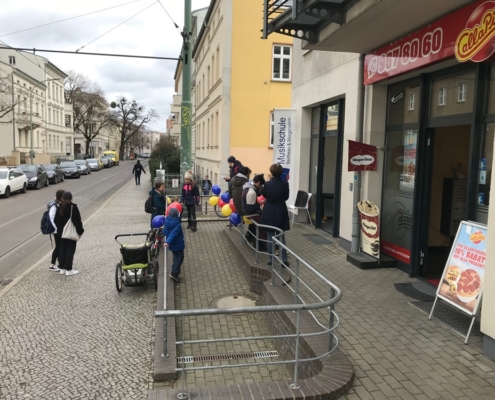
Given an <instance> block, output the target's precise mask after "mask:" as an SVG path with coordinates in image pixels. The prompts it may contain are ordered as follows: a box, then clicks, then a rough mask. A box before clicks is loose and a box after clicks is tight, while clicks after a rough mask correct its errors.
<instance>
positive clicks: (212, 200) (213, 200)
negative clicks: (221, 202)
mask: <svg viewBox="0 0 495 400" xmlns="http://www.w3.org/2000/svg"><path fill="white" fill-rule="evenodd" d="M208 203H209V204H210V206H216V205H217V204H218V197H217V196H212V197H210V200H208Z"/></svg>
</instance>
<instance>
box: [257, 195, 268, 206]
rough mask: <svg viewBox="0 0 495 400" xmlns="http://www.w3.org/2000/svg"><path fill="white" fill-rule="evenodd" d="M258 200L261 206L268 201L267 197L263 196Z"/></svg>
mask: <svg viewBox="0 0 495 400" xmlns="http://www.w3.org/2000/svg"><path fill="white" fill-rule="evenodd" d="M257 200H258V203H260V204H264V203H265V201H266V199H265V196H263V195H261V196H258V198H257Z"/></svg>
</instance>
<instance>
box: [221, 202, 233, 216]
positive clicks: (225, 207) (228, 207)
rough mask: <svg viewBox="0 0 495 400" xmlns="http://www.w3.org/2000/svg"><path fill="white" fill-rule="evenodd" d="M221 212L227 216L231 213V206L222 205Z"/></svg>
mask: <svg viewBox="0 0 495 400" xmlns="http://www.w3.org/2000/svg"><path fill="white" fill-rule="evenodd" d="M222 214H223V215H224V216H226V217H228V216H229V215H230V214H232V208H230V206H229V205H228V204H225V205H224V206H223V207H222Z"/></svg>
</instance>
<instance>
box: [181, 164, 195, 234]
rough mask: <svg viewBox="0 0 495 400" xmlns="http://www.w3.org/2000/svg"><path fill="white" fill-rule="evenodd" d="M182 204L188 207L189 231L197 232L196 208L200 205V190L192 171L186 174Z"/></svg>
mask: <svg viewBox="0 0 495 400" xmlns="http://www.w3.org/2000/svg"><path fill="white" fill-rule="evenodd" d="M180 202H181V203H182V204H184V205H185V206H186V207H187V229H190V230H191V232H196V206H197V205H198V204H199V189H198V186H197V185H196V183H195V182H194V180H193V174H192V171H191V170H189V171H187V172H186V173H185V174H184V185H183V186H182V196H181V199H180Z"/></svg>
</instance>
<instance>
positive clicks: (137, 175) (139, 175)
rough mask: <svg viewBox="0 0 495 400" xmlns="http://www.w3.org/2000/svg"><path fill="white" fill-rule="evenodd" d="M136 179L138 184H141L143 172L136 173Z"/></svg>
mask: <svg viewBox="0 0 495 400" xmlns="http://www.w3.org/2000/svg"><path fill="white" fill-rule="evenodd" d="M134 180H135V181H136V185H140V184H141V173H139V174H138V173H134Z"/></svg>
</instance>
